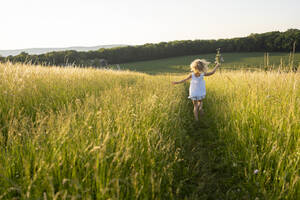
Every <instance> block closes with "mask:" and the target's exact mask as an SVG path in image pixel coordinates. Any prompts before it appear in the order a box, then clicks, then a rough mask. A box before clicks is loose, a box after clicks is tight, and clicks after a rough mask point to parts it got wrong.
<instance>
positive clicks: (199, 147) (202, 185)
mask: <svg viewBox="0 0 300 200" xmlns="http://www.w3.org/2000/svg"><path fill="white" fill-rule="evenodd" d="M211 117H212V116H210V113H206V114H205V116H202V118H201V119H200V121H199V123H196V122H195V123H193V124H191V125H189V126H188V127H187V133H188V137H189V139H188V140H187V141H188V143H186V144H185V148H184V150H183V152H184V155H183V157H184V160H185V169H186V172H185V173H187V174H186V175H187V177H190V179H188V180H185V182H184V184H185V185H186V186H185V190H186V191H184V193H185V194H187V196H186V195H184V196H185V197H186V198H187V199H225V196H226V194H225V193H226V190H227V187H226V184H225V182H226V180H227V177H228V171H227V170H226V167H225V166H224V165H223V164H222V163H223V161H222V155H221V151H220V150H221V147H222V146H221V143H220V141H219V140H218V135H217V130H216V127H215V125H214V122H213V120H212V119H211Z"/></svg>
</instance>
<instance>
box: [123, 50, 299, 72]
mask: <svg viewBox="0 0 300 200" xmlns="http://www.w3.org/2000/svg"><path fill="white" fill-rule="evenodd" d="M222 56H223V57H224V60H225V62H224V63H223V66H222V67H223V68H253V67H255V68H257V67H263V66H264V53H263V52H255V53H223V54H222ZM196 58H204V59H207V60H208V61H210V62H212V63H213V62H214V59H215V54H203V55H193V56H182V57H174V58H166V59H159V60H151V61H142V62H132V63H125V64H120V67H121V68H122V69H129V70H133V71H138V72H145V73H150V74H157V73H186V72H189V70H190V68H189V65H190V63H191V62H192V61H193V60H194V59H196ZM281 58H282V61H283V65H284V66H286V65H288V63H289V53H269V65H270V66H272V65H275V66H278V65H279V64H280V59H281ZM294 63H295V64H296V65H297V66H298V65H299V63H300V53H296V54H295V59H294Z"/></svg>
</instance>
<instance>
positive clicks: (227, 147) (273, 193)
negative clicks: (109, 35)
mask: <svg viewBox="0 0 300 200" xmlns="http://www.w3.org/2000/svg"><path fill="white" fill-rule="evenodd" d="M225 58H226V57H225ZM178 59H180V58H178ZM153 62H155V61H153ZM162 72H163V71H162ZM183 77H184V76H183V75H155V76H153V75H147V74H143V73H136V72H129V71H112V70H97V69H81V68H58V67H42V66H27V65H20V64H15V65H12V64H9V63H5V64H1V65H0V186H1V187H0V199H13V198H15V199H42V198H43V199H257V198H259V199H299V198H300V193H299V191H300V181H299V180H300V174H299V171H300V156H299V155H300V135H299V134H300V117H299V116H300V109H299V108H300V87H299V81H300V76H299V73H293V72H288V73H280V72H275V71H269V72H246V71H244V72H242V71H221V72H220V71H218V72H217V73H216V74H215V75H213V76H211V77H207V78H206V84H207V97H206V99H205V100H204V109H205V116H204V117H203V116H202V117H201V120H200V123H195V122H194V121H193V114H192V104H191V102H190V101H188V99H187V91H188V84H182V85H176V86H173V85H171V84H170V82H171V81H174V80H180V79H182V78H183Z"/></svg>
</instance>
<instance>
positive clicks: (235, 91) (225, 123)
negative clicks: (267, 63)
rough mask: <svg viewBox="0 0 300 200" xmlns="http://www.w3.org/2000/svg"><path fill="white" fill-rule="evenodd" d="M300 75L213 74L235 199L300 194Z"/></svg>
mask: <svg viewBox="0 0 300 200" xmlns="http://www.w3.org/2000/svg"><path fill="white" fill-rule="evenodd" d="M299 83H300V74H299V73H292V72H290V73H279V72H252V73H250V72H224V73H218V74H217V75H215V76H213V77H211V78H210V79H208V83H207V84H208V96H207V99H206V101H207V102H206V103H207V109H209V111H210V113H211V114H212V115H213V117H212V119H213V120H214V121H215V123H214V124H215V126H216V127H217V128H216V130H217V132H218V133H219V139H220V143H223V144H224V146H223V148H224V149H222V151H223V152H224V156H225V157H224V162H225V163H227V166H228V168H230V170H231V174H232V178H231V179H230V181H231V182H232V183H231V185H232V186H231V188H229V189H228V191H227V195H228V196H227V197H228V198H232V199H243V198H246V199H255V198H256V197H257V198H258V199H299V198H300V174H299V172H300V86H299Z"/></svg>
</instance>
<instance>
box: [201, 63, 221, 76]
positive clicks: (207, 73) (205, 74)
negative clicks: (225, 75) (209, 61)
mask: <svg viewBox="0 0 300 200" xmlns="http://www.w3.org/2000/svg"><path fill="white" fill-rule="evenodd" d="M219 66H220V63H217V64H216V66H215V67H214V69H213V70H212V71H211V72H206V73H204V76H210V75H213V74H214V73H215V72H216V70H217V69H218V67H219Z"/></svg>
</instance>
